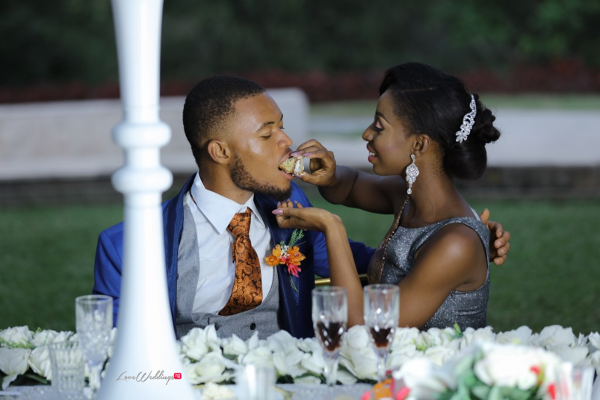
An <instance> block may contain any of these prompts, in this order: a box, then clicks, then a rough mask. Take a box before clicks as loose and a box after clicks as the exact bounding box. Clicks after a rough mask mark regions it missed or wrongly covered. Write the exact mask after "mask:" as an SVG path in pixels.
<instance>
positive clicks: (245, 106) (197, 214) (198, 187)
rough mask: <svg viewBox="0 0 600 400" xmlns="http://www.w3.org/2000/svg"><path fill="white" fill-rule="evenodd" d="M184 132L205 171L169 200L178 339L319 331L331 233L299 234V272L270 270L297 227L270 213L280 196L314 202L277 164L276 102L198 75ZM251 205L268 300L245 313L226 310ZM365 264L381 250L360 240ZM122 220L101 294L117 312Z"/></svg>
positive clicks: (168, 247)
mask: <svg viewBox="0 0 600 400" xmlns="http://www.w3.org/2000/svg"><path fill="white" fill-rule="evenodd" d="M183 123H184V130H185V133H186V136H187V138H188V141H189V142H190V145H191V148H192V153H193V155H194V158H195V160H196V163H197V165H198V173H196V174H195V175H194V176H192V177H191V178H190V179H189V180H188V181H187V182H186V183H185V185H184V186H183V188H182V189H181V191H180V193H179V194H178V195H177V196H176V197H174V198H172V199H170V200H168V201H166V202H164V203H163V224H164V243H165V261H166V270H167V284H168V291H169V301H170V305H171V312H172V315H173V324H174V326H175V329H176V332H177V336H178V337H181V336H183V335H185V334H186V333H187V332H188V331H189V330H190V329H191V328H193V327H195V326H200V327H203V326H206V325H208V324H215V327H216V328H217V329H218V333H219V335H220V336H229V335H230V334H232V333H235V334H236V335H238V336H239V337H242V338H244V339H245V338H248V337H250V336H251V335H252V334H253V333H254V331H258V332H259V336H260V337H261V338H262V337H266V336H269V335H270V334H272V333H274V332H276V331H278V330H279V329H285V330H287V331H288V332H290V333H291V334H292V335H294V336H296V337H310V336H313V335H314V334H313V328H312V323H311V290H312V289H313V288H314V275H315V274H317V275H320V276H329V267H328V263H327V252H326V249H325V240H324V236H323V235H322V234H321V233H320V232H316V231H307V232H305V233H304V237H303V238H302V239H301V241H300V251H301V252H302V253H303V254H304V255H305V256H306V259H305V260H303V261H302V263H301V266H300V268H301V272H300V274H299V276H298V277H295V276H293V275H291V274H290V273H288V270H287V268H286V267H285V265H281V264H280V265H278V266H277V267H271V266H269V265H267V264H266V261H265V257H266V256H268V255H269V254H270V252H271V249H272V248H273V247H274V245H275V244H277V243H280V242H282V241H283V242H285V243H288V242H289V240H290V237H291V234H292V230H289V229H281V228H279V227H278V225H277V222H276V220H275V216H274V215H273V214H272V213H271V211H272V210H274V209H275V208H277V201H283V200H286V199H291V200H293V201H297V202H298V203H300V204H302V205H303V206H304V207H309V206H310V205H311V204H310V202H309V201H308V199H307V197H306V196H305V194H304V193H303V192H302V190H301V189H300V188H299V187H298V186H297V185H296V184H295V183H293V182H291V180H292V176H291V175H289V174H287V173H285V172H283V171H281V170H280V169H279V168H278V167H279V165H280V164H281V163H282V162H283V161H284V160H285V159H286V158H288V156H289V154H290V153H291V152H292V150H291V149H290V146H291V144H292V140H291V139H290V138H289V137H288V136H287V135H286V134H285V133H284V131H283V128H284V127H283V115H282V113H281V111H280V110H279V107H278V106H277V104H276V103H275V102H274V101H273V99H271V97H270V96H268V95H267V94H266V93H265V90H264V88H262V87H261V86H260V85H258V84H257V83H255V82H252V81H249V80H246V79H243V78H238V77H228V76H216V77H213V78H209V79H206V80H204V81H202V82H200V83H199V84H198V85H196V87H194V88H193V89H192V91H191V92H190V93H189V94H188V96H187V98H186V103H185V106H184V111H183ZM248 208H249V209H250V210H252V211H251V214H252V219H251V224H250V240H251V243H252V246H253V247H254V248H255V250H256V253H257V255H258V258H259V260H260V264H261V266H260V269H261V272H262V274H261V281H262V297H263V300H262V304H260V306H258V307H256V308H254V309H252V310H249V311H244V312H241V313H239V314H235V315H229V316H223V315H219V312H220V310H221V309H222V308H223V307H224V305H225V303H227V300H228V299H229V297H230V295H231V292H232V287H233V281H234V277H235V263H234V262H233V261H232V255H231V245H232V242H233V241H234V239H233V236H232V235H231V234H230V233H229V232H228V231H227V229H226V228H227V224H228V223H229V221H230V220H231V219H232V217H233V215H234V214H236V213H238V212H242V211H245V210H247V209H248ZM352 247H353V250H354V255H355V258H356V261H357V262H356V264H357V266H358V269H359V271H361V272H364V271H366V267H367V264H368V261H369V259H370V257H371V254H372V252H373V249H371V248H369V247H367V246H365V245H363V244H361V243H352ZM122 253H123V223H120V224H118V225H115V226H113V227H111V228H109V229H107V230H105V231H103V232H102V233H101V234H100V237H99V240H98V247H97V251H96V263H95V282H94V289H93V292H94V293H96V294H106V295H110V296H112V297H113V299H114V314H115V321H116V316H117V315H118V310H119V297H120V287H121V267H122Z"/></svg>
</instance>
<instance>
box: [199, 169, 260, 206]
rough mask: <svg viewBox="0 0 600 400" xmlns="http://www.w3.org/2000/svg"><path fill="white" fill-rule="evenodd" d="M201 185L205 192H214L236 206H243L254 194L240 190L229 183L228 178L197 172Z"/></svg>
mask: <svg viewBox="0 0 600 400" xmlns="http://www.w3.org/2000/svg"><path fill="white" fill-rule="evenodd" d="M199 175H200V179H201V180H202V184H203V185H204V187H205V188H206V189H207V190H210V191H211V192H215V193H217V194H219V195H221V196H223V197H227V198H228V199H230V200H233V201H235V202H236V203H238V204H244V203H246V202H247V201H248V199H249V198H250V197H252V195H253V194H254V193H252V192H248V191H247V190H243V189H240V188H239V187H238V186H237V185H236V184H234V183H233V182H232V181H231V178H230V177H229V176H227V177H223V176H217V174H212V173H210V172H204V173H203V172H199Z"/></svg>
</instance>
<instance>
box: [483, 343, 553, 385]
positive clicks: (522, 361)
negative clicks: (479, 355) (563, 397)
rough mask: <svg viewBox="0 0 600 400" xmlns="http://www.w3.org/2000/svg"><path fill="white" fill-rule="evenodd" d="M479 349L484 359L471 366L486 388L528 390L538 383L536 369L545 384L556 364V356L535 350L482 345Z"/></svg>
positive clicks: (532, 348) (513, 346) (522, 347)
mask: <svg viewBox="0 0 600 400" xmlns="http://www.w3.org/2000/svg"><path fill="white" fill-rule="evenodd" d="M482 349H483V351H484V357H483V359H481V360H478V361H477V362H476V363H475V365H474V368H473V370H474V372H475V375H476V376H477V377H478V378H479V379H480V380H481V381H482V382H484V383H485V384H487V385H489V386H508V387H518V388H519V389H521V390H528V389H530V388H532V387H534V386H536V385H537V383H538V375H537V373H536V371H535V369H536V368H537V369H539V370H540V371H544V372H545V378H546V381H548V378H551V375H552V374H551V371H553V370H554V368H555V367H556V366H557V365H558V364H559V363H560V360H559V359H558V357H557V356H556V355H554V354H552V353H550V352H547V351H545V350H543V349H540V348H535V347H527V346H516V345H499V344H492V343H486V344H484V345H482Z"/></svg>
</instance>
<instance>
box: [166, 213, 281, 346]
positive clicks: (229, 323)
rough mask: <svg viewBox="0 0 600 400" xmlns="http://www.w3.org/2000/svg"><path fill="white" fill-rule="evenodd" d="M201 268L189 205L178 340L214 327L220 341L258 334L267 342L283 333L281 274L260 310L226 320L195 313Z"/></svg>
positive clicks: (185, 216) (180, 272)
mask: <svg viewBox="0 0 600 400" xmlns="http://www.w3.org/2000/svg"><path fill="white" fill-rule="evenodd" d="M199 265H200V259H199V255H198V241H197V238H196V224H195V223H194V217H193V216H192V212H191V211H190V208H189V206H188V205H187V204H186V205H184V207H183V233H182V235H181V242H179V254H178V257H177V305H176V307H175V310H176V315H175V324H176V332H177V338H178V339H179V338H181V337H183V336H185V335H186V334H187V333H188V332H189V331H190V330H191V329H192V328H196V327H199V328H204V327H206V326H208V325H210V324H214V325H215V329H216V330H217V334H218V335H219V337H222V338H224V337H229V336H231V335H233V334H235V335H236V336H238V337H239V338H241V339H243V340H246V339H248V338H250V337H251V336H252V335H253V334H254V333H255V332H258V336H259V338H260V339H265V338H267V337H268V336H270V335H272V334H274V333H276V332H277V331H279V330H280V329H281V328H280V326H281V321H280V320H279V317H278V310H279V278H278V276H277V271H275V273H274V274H273V283H272V285H271V289H270V290H269V294H268V295H267V298H266V299H264V300H263V302H262V304H261V305H260V306H258V307H256V308H254V309H252V310H249V311H245V312H242V313H239V314H235V315H230V316H223V315H217V314H210V313H194V312H192V308H193V305H194V298H195V297H196V296H197V295H198V296H202V293H196V287H197V285H198V276H199V268H202V266H201V265H200V267H198V266H199ZM204 267H205V268H207V267H209V266H204Z"/></svg>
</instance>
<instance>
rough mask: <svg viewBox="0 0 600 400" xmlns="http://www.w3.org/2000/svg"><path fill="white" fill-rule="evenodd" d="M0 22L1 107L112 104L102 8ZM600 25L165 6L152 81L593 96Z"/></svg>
mask: <svg viewBox="0 0 600 400" xmlns="http://www.w3.org/2000/svg"><path fill="white" fill-rule="evenodd" d="M0 15H2V18H1V19H0V35H1V37H2V38H3V40H2V41H0V52H1V54H2V55H3V61H2V63H0V79H1V80H0V92H1V93H0V101H4V102H6V101H15V100H16V101H19V99H21V100H27V99H28V98H31V97H35V96H36V93H37V96H38V97H39V96H40V93H42V97H43V96H44V94H43V93H46V94H45V96H46V97H53V96H55V97H56V96H58V97H60V96H63V97H64V96H67V97H71V98H77V97H112V96H116V89H117V85H115V82H116V80H117V65H116V63H117V61H116V50H115V40H114V32H113V23H112V14H111V7H110V2H109V1H107V0H103V1H92V2H89V1H84V0H55V1H52V2H48V1H46V0H29V1H27V2H17V1H6V2H2V3H0ZM598 20H600V2H598V1H586V0H537V1H522V0H504V1H502V2H481V1H479V0H454V1H451V2H450V1H446V0H428V1H426V2H424V1H417V0H404V1H398V0H376V1H371V2H366V1H364V0H327V1H322V0H285V1H280V0H235V1H234V0H220V1H208V0H176V1H165V4H164V18H163V34H162V81H163V82H164V83H165V85H166V89H165V90H166V91H167V92H168V93H174V94H183V93H186V92H187V90H188V89H189V87H190V86H189V82H195V81H197V80H198V79H200V78H202V77H204V76H208V75H212V74H215V73H234V74H241V75H246V76H252V77H254V78H255V79H257V80H259V81H260V82H261V83H263V84H265V85H270V86H277V85H279V86H287V85H289V84H290V83H289V82H290V81H292V82H293V81H294V80H296V81H298V82H300V83H301V84H302V83H303V82H305V83H307V84H308V86H314V87H316V88H317V89H315V90H316V91H317V94H315V95H313V97H315V96H316V100H320V99H327V98H328V97H330V96H332V94H331V93H329V94H326V93H325V94H323V93H319V91H318V88H320V87H322V86H323V85H325V86H327V87H328V89H327V90H328V91H329V92H333V95H334V96H335V93H336V92H337V91H338V90H337V89H336V87H347V86H354V89H349V90H348V91H349V92H350V93H349V94H345V95H343V96H342V95H341V94H340V93H337V95H338V98H344V97H345V98H348V97H351V98H355V97H357V96H358V97H362V96H360V95H359V93H362V92H364V89H365V88H366V87H368V88H369V89H370V91H373V82H377V81H378V80H379V78H380V73H381V71H383V70H384V69H385V68H386V67H388V66H391V65H394V64H398V63H400V62H403V61H407V60H418V61H422V62H427V63H430V64H433V65H435V66H438V67H440V68H442V69H444V70H447V71H449V72H451V73H456V74H459V75H461V74H462V75H463V76H464V77H466V79H467V80H472V81H473V82H477V84H478V85H484V86H489V87H490V88H491V89H492V90H494V88H497V89H496V90H499V91H519V90H521V91H522V90H529V91H532V90H536V91H544V90H552V91H556V90H560V91H600V73H599V72H598V71H600V52H598V51H597V43H598V39H599V36H600V35H599V34H598V28H597V24H596V23H595V22H597V21H598ZM65 85H66V90H65ZM331 86H333V89H332V88H331ZM523 86H525V88H524V87H523ZM57 87H59V88H60V89H56V88H57ZM32 88H33V89H32ZM51 92H55V93H54V94H49V93H51ZM309 92H310V89H309ZM7 93H12V94H11V95H7ZM373 95H374V94H373Z"/></svg>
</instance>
